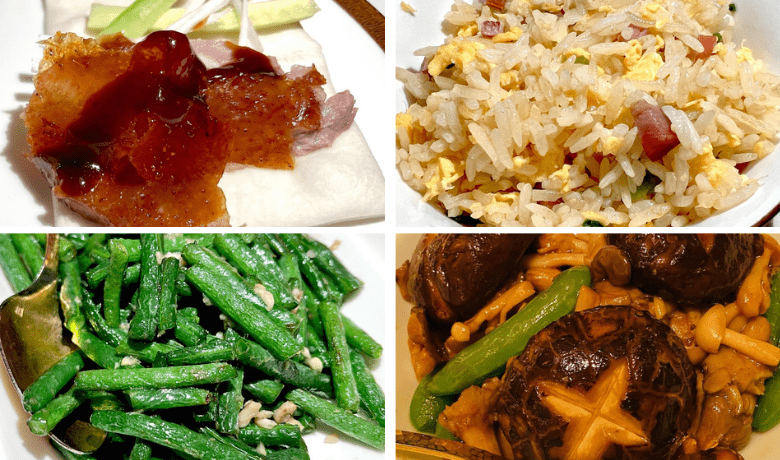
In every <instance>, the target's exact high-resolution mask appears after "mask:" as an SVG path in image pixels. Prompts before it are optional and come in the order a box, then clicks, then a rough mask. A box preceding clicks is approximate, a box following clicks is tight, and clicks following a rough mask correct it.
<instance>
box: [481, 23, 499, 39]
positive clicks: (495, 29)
mask: <svg viewBox="0 0 780 460" xmlns="http://www.w3.org/2000/svg"><path fill="white" fill-rule="evenodd" d="M479 31H480V32H482V36H483V37H487V38H493V37H495V36H496V35H498V34H499V33H501V23H500V22H498V21H485V22H483V23H482V27H480V30H479Z"/></svg>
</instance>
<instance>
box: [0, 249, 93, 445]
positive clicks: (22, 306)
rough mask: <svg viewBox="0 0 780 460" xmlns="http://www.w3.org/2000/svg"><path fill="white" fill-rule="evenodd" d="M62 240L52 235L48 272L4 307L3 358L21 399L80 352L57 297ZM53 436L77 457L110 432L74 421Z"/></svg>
mask: <svg viewBox="0 0 780 460" xmlns="http://www.w3.org/2000/svg"><path fill="white" fill-rule="evenodd" d="M58 252H59V237H58V235H48V237H47V241H46V259H45V261H44V266H43V269H42V270H41V273H40V274H39V275H38V277H37V278H36V279H35V281H33V283H32V284H31V285H30V286H29V287H28V288H27V289H24V290H22V291H21V292H19V293H17V294H16V295H13V296H11V297H10V298H8V299H7V300H6V301H5V302H3V303H2V304H0V355H2V357H3V361H4V362H5V367H6V369H7V370H8V373H9V375H10V377H11V383H13V385H14V387H15V388H16V389H17V391H18V394H19V396H21V394H22V392H23V391H24V390H26V389H27V387H29V386H30V385H31V384H32V383H33V382H35V381H36V380H37V379H38V377H40V376H41V375H42V374H43V373H44V372H46V370H47V369H49V368H50V367H51V366H52V365H53V364H55V363H56V362H57V361H59V360H60V359H62V358H63V357H65V356H66V355H68V354H69V353H71V352H73V351H74V350H76V349H77V347H76V346H75V345H74V344H73V343H72V342H71V341H70V339H69V338H68V337H66V336H65V334H64V333H63V331H64V328H63V325H62V319H61V317H60V302H59V298H58V295H57V292H58V283H57V265H58V261H59V257H58ZM68 421H70V423H61V424H60V425H58V426H57V428H56V429H55V431H53V432H52V433H50V434H49V436H50V437H51V439H52V440H53V441H54V442H56V443H58V444H59V445H61V446H62V447H64V448H66V449H68V450H70V451H72V452H73V453H76V454H83V453H90V452H94V451H95V450H97V448H98V447H100V445H101V444H102V442H103V440H104V439H105V436H106V435H105V432H103V431H102V430H98V429H97V428H95V427H93V426H92V425H90V424H89V423H86V422H85V421H83V420H76V419H75V418H68V419H66V420H65V422H68Z"/></svg>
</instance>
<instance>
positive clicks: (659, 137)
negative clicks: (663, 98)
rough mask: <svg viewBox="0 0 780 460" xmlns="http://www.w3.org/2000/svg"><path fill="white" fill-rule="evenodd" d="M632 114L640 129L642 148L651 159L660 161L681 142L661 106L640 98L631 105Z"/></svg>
mask: <svg viewBox="0 0 780 460" xmlns="http://www.w3.org/2000/svg"><path fill="white" fill-rule="evenodd" d="M631 115H632V116H633V117H634V124H635V125H636V127H637V129H638V130H639V139H640V140H641V142H642V148H643V149H644V151H645V153H646V154H647V157H648V158H650V159H651V160H653V161H660V160H661V159H662V158H663V157H664V155H666V154H667V153H669V151H670V150H672V149H673V148H674V147H676V146H677V145H678V144H679V143H680V140H679V139H678V138H677V134H675V133H674V131H672V122H671V121H669V118H667V117H666V115H665V114H664V112H663V111H662V110H661V107H658V106H657V105H653V104H650V103H648V102H646V101H643V100H640V101H639V102H637V103H635V104H634V105H633V106H632V107H631Z"/></svg>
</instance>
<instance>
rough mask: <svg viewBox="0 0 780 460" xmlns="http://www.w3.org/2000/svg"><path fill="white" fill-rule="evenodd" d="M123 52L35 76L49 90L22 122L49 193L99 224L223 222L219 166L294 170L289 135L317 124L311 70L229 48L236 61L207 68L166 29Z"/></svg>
mask: <svg viewBox="0 0 780 460" xmlns="http://www.w3.org/2000/svg"><path fill="white" fill-rule="evenodd" d="M130 45H131V44H130V42H128V41H127V40H124V39H121V38H115V39H112V40H109V41H104V42H101V46H103V47H104V48H106V50H107V52H104V53H98V54H96V55H94V56H90V57H85V58H79V57H76V58H71V59H68V58H64V59H60V60H59V61H58V62H57V64H56V65H54V66H52V67H50V68H49V69H47V70H46V71H45V72H48V73H50V75H46V74H45V73H44V74H43V75H39V76H38V80H40V79H41V78H43V79H44V80H43V81H44V82H45V84H46V85H51V86H52V88H47V89H46V90H43V89H42V88H38V80H37V81H36V94H35V95H34V96H33V99H31V103H30V108H33V107H35V104H34V101H35V98H36V97H39V98H46V94H48V98H47V100H46V106H47V107H48V108H47V110H42V111H40V110H39V112H41V113H36V114H34V115H33V114H30V113H28V114H26V116H27V117H29V116H31V115H33V116H36V115H37V116H40V117H41V120H37V121H35V122H32V123H30V122H28V129H30V136H29V139H30V141H31V142H30V145H31V147H32V150H33V156H36V157H39V158H40V159H43V160H45V161H46V162H48V163H49V164H50V165H51V166H52V168H53V170H54V172H55V174H56V181H55V182H56V183H57V184H58V185H57V187H56V188H55V192H56V193H57V195H58V196H60V197H61V198H66V199H68V200H69V201H70V202H71V205H72V206H73V207H76V208H80V209H82V210H87V214H91V215H93V216H96V217H99V218H100V219H101V220H102V221H104V223H110V224H112V225H119V226H203V225H209V224H214V223H222V224H224V223H226V219H225V218H226V217H227V212H226V209H225V200H224V196H223V194H222V191H221V190H220V189H219V188H218V187H217V183H218V182H219V179H220V177H221V176H222V173H223V172H224V169H225V165H226V164H227V163H229V162H234V163H241V164H246V165H254V166H260V167H266V168H276V169H292V168H293V161H292V156H291V148H292V143H293V140H294V134H295V133H296V132H297V131H308V130H311V129H316V128H317V127H318V126H319V123H320V109H319V100H320V98H319V94H318V92H321V91H322V90H321V88H319V86H320V85H322V84H324V83H325V79H324V77H322V75H320V74H319V73H318V72H317V71H316V70H311V71H309V72H308V73H306V74H305V75H304V76H302V77H300V78H295V79H291V78H288V77H287V76H284V75H277V74H276V73H275V72H274V69H273V66H272V63H271V61H270V60H269V59H268V57H266V56H265V55H263V54H261V53H258V52H256V51H253V50H251V49H248V48H243V47H237V46H233V47H232V50H233V58H234V62H232V63H231V64H228V65H226V66H224V67H220V68H216V69H210V70H207V69H206V68H205V66H204V65H203V63H202V62H201V61H200V60H199V59H198V58H197V57H196V56H195V55H194V54H193V52H192V50H191V48H190V45H189V42H188V40H187V38H186V36H184V35H182V34H179V33H176V32H171V31H163V32H156V33H153V34H151V35H150V36H149V37H147V38H146V39H145V40H144V41H143V42H141V43H138V44H136V45H134V46H132V47H131V46H130ZM93 74H94V75H93ZM62 79H71V80H75V81H63V80H62ZM68 85H70V86H68ZM47 91H48V93H47ZM84 94H86V95H87V96H86V99H84V100H82V98H84V97H85V96H83V95H84ZM55 96H56V99H55ZM62 99H65V100H67V101H68V102H70V103H73V104H75V107H76V109H75V110H74V109H72V108H67V107H66V108H63V107H60V106H59V104H63V103H64V102H63V101H62ZM28 112H29V109H28ZM47 117H50V118H47ZM36 127H37V129H36Z"/></svg>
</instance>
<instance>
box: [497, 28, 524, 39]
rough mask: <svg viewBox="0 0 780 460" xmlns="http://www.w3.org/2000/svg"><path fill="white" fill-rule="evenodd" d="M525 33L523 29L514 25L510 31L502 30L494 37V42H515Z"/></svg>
mask: <svg viewBox="0 0 780 460" xmlns="http://www.w3.org/2000/svg"><path fill="white" fill-rule="evenodd" d="M521 35H523V29H521V28H519V27H512V28H510V29H509V31H508V32H502V33H500V34H498V35H496V36H495V37H493V43H514V42H516V41H517V39H518V38H520V36H521Z"/></svg>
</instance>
